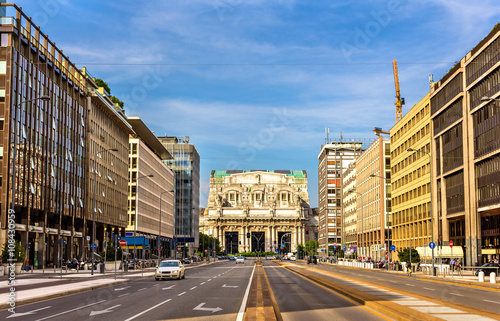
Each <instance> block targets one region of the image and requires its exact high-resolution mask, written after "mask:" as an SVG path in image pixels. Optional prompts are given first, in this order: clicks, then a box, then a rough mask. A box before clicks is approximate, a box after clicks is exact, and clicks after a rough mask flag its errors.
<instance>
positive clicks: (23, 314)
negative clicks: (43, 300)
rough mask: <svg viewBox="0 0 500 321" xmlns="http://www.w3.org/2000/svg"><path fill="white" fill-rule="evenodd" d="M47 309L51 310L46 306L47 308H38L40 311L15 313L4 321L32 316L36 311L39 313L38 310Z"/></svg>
mask: <svg viewBox="0 0 500 321" xmlns="http://www.w3.org/2000/svg"><path fill="white" fill-rule="evenodd" d="M48 308H52V307H51V306H48V307H44V308H40V309H36V310H31V311H28V312H22V313H20V312H16V313H12V314H11V315H9V316H8V317H7V318H6V319H10V318H17V317H23V316H25V315H30V314H34V313H35V312H36V311H40V310H45V309H48Z"/></svg>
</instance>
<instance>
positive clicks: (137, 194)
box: [134, 174, 154, 271]
mask: <svg viewBox="0 0 500 321" xmlns="http://www.w3.org/2000/svg"><path fill="white" fill-rule="evenodd" d="M145 177H154V175H153V174H149V175H142V176H139V177H137V179H136V183H135V186H136V187H135V200H136V201H135V220H134V271H135V261H136V258H135V248H136V245H135V244H136V242H135V236H136V234H137V220H138V218H139V217H138V216H139V215H138V208H139V199H138V196H139V180H140V179H141V178H145ZM142 245H143V247H144V242H143V244H142ZM142 250H143V251H144V248H143V249H142ZM142 263H144V262H142ZM141 265H144V264H141Z"/></svg>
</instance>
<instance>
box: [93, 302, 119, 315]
mask: <svg viewBox="0 0 500 321" xmlns="http://www.w3.org/2000/svg"><path fill="white" fill-rule="evenodd" d="M120 305H121V304H118V305H115V306H114V307H111V308H107V309H104V310H101V311H92V312H90V314H89V317H91V316H94V315H98V314H103V313H109V312H113V311H111V310H113V309H114V308H117V307H119V306H120Z"/></svg>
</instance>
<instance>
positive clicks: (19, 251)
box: [2, 241, 25, 264]
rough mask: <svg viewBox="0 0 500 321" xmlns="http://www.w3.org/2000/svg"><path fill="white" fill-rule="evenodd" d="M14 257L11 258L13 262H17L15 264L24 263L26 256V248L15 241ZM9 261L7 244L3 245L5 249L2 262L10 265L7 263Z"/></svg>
mask: <svg viewBox="0 0 500 321" xmlns="http://www.w3.org/2000/svg"><path fill="white" fill-rule="evenodd" d="M13 255H14V256H13V257H11V258H12V259H13V260H15V261H14V262H15V263H24V255H25V250H24V247H23V246H22V245H21V243H20V242H18V241H15V243H14V253H13ZM8 259H9V242H5V243H4V244H3V249H2V262H3V263H4V264H5V263H8V262H9V261H7V260H8Z"/></svg>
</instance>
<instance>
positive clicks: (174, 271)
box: [155, 260, 186, 281]
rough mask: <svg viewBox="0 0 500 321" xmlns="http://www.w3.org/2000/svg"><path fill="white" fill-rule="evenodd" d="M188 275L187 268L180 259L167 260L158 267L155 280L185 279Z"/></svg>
mask: <svg viewBox="0 0 500 321" xmlns="http://www.w3.org/2000/svg"><path fill="white" fill-rule="evenodd" d="M185 277H186V269H185V268H184V265H183V264H182V263H181V261H179V260H165V261H162V262H161V263H160V266H159V267H157V268H156V272H155V280H156V281H158V280H162V279H178V280H180V279H184V278H185Z"/></svg>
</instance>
